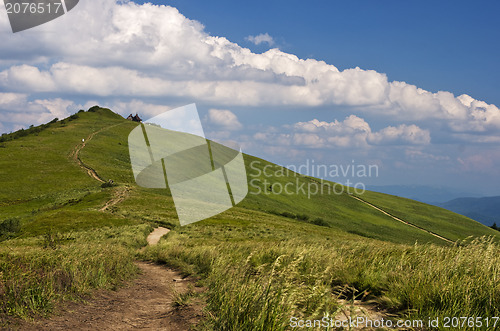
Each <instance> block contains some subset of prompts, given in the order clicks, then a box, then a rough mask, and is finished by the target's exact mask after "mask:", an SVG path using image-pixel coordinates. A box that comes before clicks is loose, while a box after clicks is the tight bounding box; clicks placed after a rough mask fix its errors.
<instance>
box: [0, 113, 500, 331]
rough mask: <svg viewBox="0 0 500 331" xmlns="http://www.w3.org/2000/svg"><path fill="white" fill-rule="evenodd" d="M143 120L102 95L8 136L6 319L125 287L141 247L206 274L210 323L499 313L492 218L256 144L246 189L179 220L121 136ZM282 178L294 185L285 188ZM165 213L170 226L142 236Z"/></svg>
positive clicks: (3, 143)
mask: <svg viewBox="0 0 500 331" xmlns="http://www.w3.org/2000/svg"><path fill="white" fill-rule="evenodd" d="M137 125H138V124H137V123H134V122H131V121H127V120H125V119H123V118H122V117H121V116H119V115H117V114H115V113H113V112H112V111H110V110H108V109H103V108H99V107H93V108H91V109H90V110H89V111H85V112H79V113H77V114H75V115H73V116H71V117H69V118H67V119H64V120H58V121H52V123H49V124H46V125H43V126H39V127H34V128H31V129H27V130H24V131H25V132H24V131H23V132H21V133H19V132H16V133H11V134H5V135H2V136H1V139H0V179H1V181H0V185H1V186H0V240H1V241H0V302H2V305H1V306H0V321H1V322H0V323H1V324H0V325H7V324H9V323H11V322H12V321H15V319H18V318H21V319H34V318H39V317H40V316H50V314H51V313H53V312H54V309H55V307H56V306H57V304H59V303H61V302H64V301H65V300H77V301H78V300H80V299H81V298H82V296H83V295H87V294H91V293H92V291H93V290H95V289H98V288H106V289H110V290H117V289H119V288H120V286H121V285H122V284H123V282H125V281H127V280H129V279H132V278H134V277H136V276H137V270H136V267H135V266H134V264H133V261H134V260H138V259H139V260H151V261H156V262H159V263H164V264H166V265H168V266H170V267H174V268H178V269H179V270H181V271H182V272H183V273H184V274H186V275H195V276H197V277H198V278H199V279H200V280H199V282H200V284H201V285H203V286H205V287H206V288H207V290H206V291H205V292H204V293H203V294H202V297H203V300H204V301H205V302H206V308H205V310H206V314H205V316H206V318H205V319H204V320H203V321H202V322H201V323H200V325H199V326H198V327H199V328H200V329H206V330H288V329H290V327H289V323H290V318H291V317H299V318H304V319H321V318H323V317H325V316H326V317H335V316H337V315H338V313H339V310H340V309H341V308H342V306H343V305H345V302H353V301H354V300H356V301H357V302H362V303H363V302H365V303H370V304H375V305H376V306H377V307H379V308H380V309H381V310H382V311H384V312H385V313H386V314H387V316H391V318H394V319H397V318H401V319H423V320H426V321H427V319H428V318H436V317H439V318H444V317H445V316H449V317H451V316H468V317H474V318H475V317H481V318H486V317H488V318H492V317H495V316H500V282H499V281H498V280H499V279H500V254H499V253H500V246H499V241H498V240H499V235H498V234H499V232H498V231H494V230H492V229H490V228H488V227H486V226H484V225H481V224H480V223H478V222H475V221H473V220H471V219H469V218H467V217H465V216H461V215H458V214H455V213H453V212H450V211H447V210H444V209H441V208H438V207H434V206H430V205H426V204H423V203H420V202H416V201H413V200H409V199H404V198H399V197H395V196H390V195H386V194H381V193H375V192H365V193H364V194H360V195H358V194H356V193H355V192H354V191H353V190H352V189H351V188H348V187H343V186H341V185H338V184H335V183H332V182H326V181H321V180H319V179H316V178H312V177H307V176H303V175H300V174H298V173H295V172H292V171H289V170H285V169H283V168H281V167H279V166H278V165H275V164H272V163H270V162H268V161H266V160H262V159H259V158H257V157H254V156H250V155H245V156H244V158H245V164H246V167H247V174H248V182H249V193H248V195H247V197H246V198H245V199H244V200H243V201H242V202H241V203H240V204H238V205H237V206H236V207H234V208H232V209H230V210H228V211H226V212H224V213H222V214H219V215H216V216H214V217H212V218H210V219H207V220H204V221H201V222H197V223H194V224H190V225H187V226H183V227H181V226H180V225H179V222H178V219H177V214H176V210H175V207H174V204H173V200H172V197H171V195H170V192H169V190H168V189H166V190H161V189H146V188H141V187H138V186H137V185H136V184H135V182H134V177H133V174H132V170H131V166H130V158H129V154H128V139H127V138H128V134H129V132H130V131H131V130H132V129H134V128H135V127H136V126H137ZM92 134H94V135H93V136H92ZM89 137H91V140H88V139H89ZM82 139H84V140H85V147H84V148H82V149H81V151H80V152H79V153H78V155H77V156H78V157H79V160H80V162H82V163H83V164H84V165H85V166H86V167H88V168H90V169H93V170H94V171H95V172H96V173H97V174H98V175H99V177H100V178H102V179H103V180H104V181H105V182H107V181H109V180H112V181H113V182H114V184H113V185H112V186H109V185H108V186H107V185H102V183H101V182H99V181H97V180H96V179H94V178H92V177H91V176H89V174H88V173H87V171H86V170H85V169H83V168H82V167H81V165H80V163H79V161H78V159H77V158H76V156H75V150H76V149H77V147H78V146H80V145H81V144H82V143H83V142H82ZM265 170H267V171H265ZM287 184H288V187H289V188H290V191H291V192H293V194H283V192H280V191H279V190H280V188H283V187H285V186H286V185H287ZM300 187H306V188H311V189H317V192H316V193H315V194H311V190H308V191H306V192H304V191H302V190H300V189H297V188H300ZM332 187H336V189H337V192H332V191H331V190H329V188H330V189H331V188H332ZM353 194H354V195H356V196H357V197H359V198H360V199H362V200H364V201H366V202H368V203H370V204H372V205H374V206H376V207H378V208H380V209H383V210H384V211H385V212H386V213H388V214H390V215H392V216H394V217H397V218H400V219H402V220H404V221H405V222H408V223H410V224H413V225H415V227H413V226H410V225H408V224H404V223H402V222H398V221H396V220H394V218H392V217H391V216H390V215H387V214H384V213H382V212H380V211H378V210H376V209H374V208H372V207H371V206H369V205H367V204H365V203H363V202H362V201H360V200H357V199H355V198H354V197H353ZM110 201H112V202H113V203H112V204H110V206H109V208H105V209H103V207H105V206H106V205H107V203H108V204H109V202H110ZM158 225H161V226H165V227H168V228H170V229H171V230H172V231H171V232H170V233H169V234H168V235H167V236H165V237H164V238H162V239H161V241H160V244H159V245H157V246H153V247H149V246H148V247H146V240H145V238H146V236H147V235H148V233H149V232H150V231H151V230H152V229H153V228H154V227H157V226H158ZM433 234H436V235H438V236H435V235H433ZM439 236H440V237H443V238H445V239H447V240H443V239H442V238H440V237H439ZM144 247H146V248H144ZM185 300H187V301H189V298H185ZM499 324H500V323H499ZM464 329H468V327H467V326H466V327H465V328H464ZM470 329H472V328H470ZM490 329H491V328H490Z"/></svg>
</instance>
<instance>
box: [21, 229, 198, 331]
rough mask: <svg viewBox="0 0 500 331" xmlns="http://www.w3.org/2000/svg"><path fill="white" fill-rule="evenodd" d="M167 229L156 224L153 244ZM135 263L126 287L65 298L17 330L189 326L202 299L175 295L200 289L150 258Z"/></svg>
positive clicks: (189, 328)
mask: <svg viewBox="0 0 500 331" xmlns="http://www.w3.org/2000/svg"><path fill="white" fill-rule="evenodd" d="M165 230H167V231H166V232H165ZM168 231H169V230H168V229H165V228H157V229H156V230H155V231H153V232H152V233H151V235H150V236H149V237H148V241H149V240H151V241H150V242H152V244H155V243H157V242H158V240H159V239H160V238H161V236H162V235H164V234H165V233H167V232H168ZM162 233H163V234H162ZM136 265H137V266H138V267H139V268H140V270H141V275H140V276H139V277H138V278H137V279H135V280H133V281H131V282H130V283H128V284H127V285H126V286H125V287H122V288H119V289H118V290H117V291H109V290H98V291H96V292H94V293H93V295H92V296H91V297H90V298H88V299H87V301H86V302H85V303H81V302H80V303H77V302H65V303H64V304H63V305H62V307H60V308H59V309H58V312H57V313H56V314H55V315H54V316H53V317H51V318H50V319H42V320H38V321H35V322H33V323H25V324H24V325H21V326H20V327H19V330H132V329H141V330H167V331H170V330H172V331H173V330H176V331H177V330H191V329H192V327H193V326H194V325H196V324H197V323H198V322H199V321H200V319H201V317H202V309H203V305H202V302H200V301H199V299H196V298H193V301H192V302H190V304H189V305H183V306H180V307H175V305H174V303H175V300H176V296H177V295H179V294H181V293H187V292H189V291H196V292H200V291H202V289H200V288H195V287H194V280H193V279H190V278H183V277H182V275H181V274H180V273H179V272H177V271H175V270H171V269H169V268H166V267H164V266H161V265H158V264H154V263H150V262H136ZM56 311H57V310H56Z"/></svg>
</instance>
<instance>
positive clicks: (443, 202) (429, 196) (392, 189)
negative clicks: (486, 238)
mask: <svg viewBox="0 0 500 331" xmlns="http://www.w3.org/2000/svg"><path fill="white" fill-rule="evenodd" d="M367 189H368V190H371V191H376V192H381V193H386V194H392V195H396V196H400V197H405V198H408V199H413V200H417V201H421V202H425V203H428V204H431V205H435V206H438V207H442V208H445V209H448V210H451V211H453V212H455V213H457V214H461V215H464V216H467V217H469V218H472V219H473V220H475V221H478V222H480V223H482V224H484V225H488V226H491V225H493V223H496V224H497V225H500V196H496V197H480V196H479V195H475V194H471V193H470V192H460V191H456V190H453V189H450V188H442V187H431V186H419V185H387V186H368V187H367ZM464 197H466V198H464Z"/></svg>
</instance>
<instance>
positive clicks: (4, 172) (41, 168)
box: [0, 109, 496, 244]
mask: <svg viewBox="0 0 500 331" xmlns="http://www.w3.org/2000/svg"><path fill="white" fill-rule="evenodd" d="M77 116H78V118H75V119H73V120H71V118H68V119H66V120H64V121H59V122H56V123H53V124H50V126H49V127H47V128H46V129H45V130H43V131H42V132H39V133H36V134H31V135H27V136H25V137H21V138H19V139H16V140H13V141H7V142H4V143H2V148H0V169H1V170H0V171H1V172H0V178H1V179H2V189H1V190H0V215H2V217H3V218H9V217H19V218H20V219H21V220H22V224H23V230H22V233H23V235H30V234H40V233H42V232H43V231H44V230H45V229H47V228H49V227H53V228H54V229H55V230H59V229H61V230H69V229H72V230H81V229H87V228H92V227H95V226H106V225H109V224H115V223H114V222H118V223H121V224H130V223H133V222H134V221H135V222H137V221H141V220H148V221H154V220H156V221H165V222H168V223H171V224H176V217H175V211H174V209H173V204H172V200H171V198H169V197H167V198H165V196H166V195H168V194H169V193H168V191H165V190H163V192H162V190H147V189H142V188H140V187H136V186H135V183H134V179H133V174H132V171H131V167H130V159H129V156H128V147H127V137H128V133H129V132H130V131H131V130H132V129H133V128H134V127H135V126H136V125H137V123H134V122H131V121H127V120H125V119H123V118H122V117H121V116H119V115H117V114H114V113H113V112H111V111H109V110H105V109H99V110H97V111H95V112H83V113H79V114H78V115H77ZM94 132H98V133H97V134H95V135H94V136H93V137H92V139H91V140H89V141H87V142H86V144H85V148H83V149H82V150H81V152H80V154H79V157H80V159H81V161H82V162H83V163H84V164H85V165H87V166H88V167H90V168H92V169H95V170H96V172H97V174H98V175H99V176H100V177H101V178H103V179H104V180H108V179H112V180H114V182H115V183H117V184H118V185H128V186H130V187H132V188H133V190H132V192H131V193H130V196H129V197H128V198H127V199H126V200H127V201H125V202H124V203H123V204H121V205H119V206H117V210H116V212H114V213H111V214H103V213H101V212H99V211H98V209H99V207H102V206H103V205H104V204H105V201H107V200H109V199H110V196H112V195H113V194H114V192H115V191H116V190H117V189H116V188H114V189H102V188H101V187H100V183H99V182H98V181H96V180H95V179H93V178H91V177H90V176H88V174H87V173H86V171H84V170H82V169H81V167H80V166H79V165H78V163H77V162H76V161H75V159H74V155H73V153H74V150H75V148H76V147H77V146H78V145H79V144H81V142H82V139H87V140H88V137H89V136H91V134H92V133H94ZM245 163H246V166H247V172H248V180H249V183H250V185H249V188H250V192H249V194H248V196H247V198H246V199H245V200H244V201H243V202H242V203H241V204H240V205H239V206H238V208H236V210H238V211H239V212H246V213H257V212H258V213H266V214H270V215H271V216H272V217H279V218H281V219H284V220H285V219H286V220H287V221H292V220H291V219H294V218H295V219H302V221H304V222H309V223H313V222H314V221H316V223H318V224H323V225H326V226H329V227H331V229H332V230H331V231H332V232H338V231H343V232H347V233H351V234H355V235H360V236H364V237H368V238H376V239H380V240H386V241H392V242H398V243H410V244H412V243H414V242H415V241H418V242H422V243H423V242H434V243H443V240H440V239H438V238H436V237H434V236H432V235H430V234H428V233H426V232H424V231H420V230H418V229H416V228H413V227H410V226H407V225H405V224H403V223H400V222H397V221H395V220H393V219H392V218H391V217H389V216H387V215H384V214H383V213H381V212H379V211H377V210H375V209H373V208H371V207H370V206H368V205H366V204H363V203H362V202H360V201H358V200H356V199H353V198H352V197H351V196H350V195H349V194H348V191H352V190H351V189H349V188H347V187H342V186H340V185H337V186H335V190H336V192H333V189H332V188H333V187H334V186H333V185H336V184H335V183H331V182H326V181H324V182H322V184H321V183H320V182H319V181H318V180H317V179H315V178H309V177H306V176H302V175H300V174H297V173H294V172H292V171H289V170H286V169H283V168H281V167H280V166H278V165H275V164H272V163H270V162H268V161H265V160H262V159H258V158H256V157H253V156H249V155H245ZM264 168H265V171H264ZM266 181H267V182H268V183H272V184H273V185H275V186H274V187H275V189H274V191H277V189H276V188H278V189H279V188H280V187H281V188H283V187H284V186H285V185H286V184H287V183H291V184H290V186H289V187H288V188H289V191H290V192H292V194H285V193H280V192H273V191H270V188H269V184H267V185H265V183H266ZM292 184H293V185H292ZM300 187H302V188H303V189H302V190H300V189H299V188H300ZM308 188H309V189H308ZM322 188H323V191H324V192H323V194H321V193H317V194H315V192H316V191H321V189H322ZM341 191H342V192H343V193H341V194H340V193H339V192H341ZM308 195H310V196H308ZM362 198H363V199H364V200H366V201H368V202H370V203H372V204H374V205H376V206H378V207H380V208H382V209H384V210H386V211H388V212H389V213H390V214H391V215H394V216H397V217H399V218H402V219H404V220H406V221H408V222H410V223H413V224H415V225H418V226H420V227H422V228H424V229H427V230H429V231H432V232H435V233H437V234H439V235H441V236H443V237H445V238H448V239H450V240H452V241H456V240H460V239H464V238H466V237H468V236H476V237H477V236H482V235H495V234H496V233H495V232H494V231H492V230H491V229H489V228H487V227H485V226H483V225H481V224H479V223H477V222H474V221H472V220H470V219H468V218H467V217H464V216H461V215H458V214H455V213H452V212H449V211H447V210H444V209H441V208H438V207H434V206H430V205H426V204H423V203H420V202H416V201H413V200H409V199H403V198H398V197H394V196H390V195H386V194H381V193H373V192H365V193H364V194H363V195H362ZM148 199H151V200H153V201H155V200H157V199H160V200H161V205H156V204H153V205H152V206H150V207H148V206H146V205H147V203H145V202H146V201H147V200H148ZM148 209H151V210H150V212H149V213H148V212H147V210H148ZM166 211H169V212H168V213H166ZM226 214H231V213H226ZM129 215H134V217H127V216H129ZM276 215H278V216H276ZM279 215H284V216H281V217H280V216H279ZM286 216H288V217H286ZM68 219H71V220H72V222H67V221H66V220H68ZM68 223H69V224H68Z"/></svg>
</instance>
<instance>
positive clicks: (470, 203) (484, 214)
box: [436, 196, 500, 226]
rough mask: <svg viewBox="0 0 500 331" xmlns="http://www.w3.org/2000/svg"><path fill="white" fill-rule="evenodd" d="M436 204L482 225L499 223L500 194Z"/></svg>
mask: <svg viewBox="0 0 500 331" xmlns="http://www.w3.org/2000/svg"><path fill="white" fill-rule="evenodd" d="M436 206H439V207H443V208H445V209H448V210H451V211H454V212H455V213H458V214H462V215H464V216H467V217H470V218H472V219H473V220H476V221H478V222H480V223H483V224H484V225H488V226H491V225H493V223H496V224H497V225H500V196H498V197H485V198H458V199H453V200H451V201H448V202H445V203H441V204H436Z"/></svg>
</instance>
